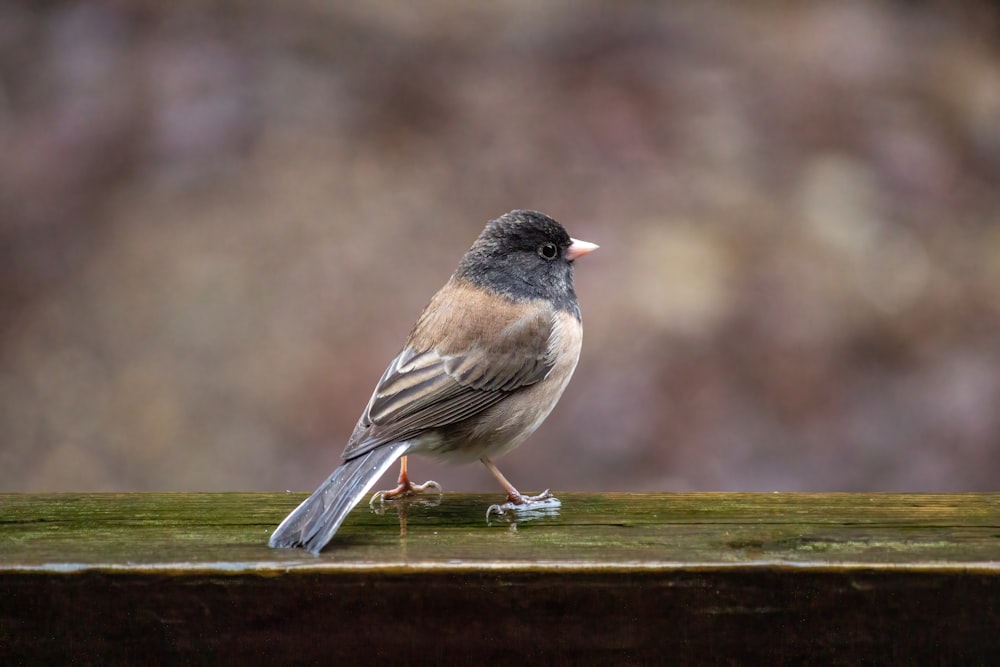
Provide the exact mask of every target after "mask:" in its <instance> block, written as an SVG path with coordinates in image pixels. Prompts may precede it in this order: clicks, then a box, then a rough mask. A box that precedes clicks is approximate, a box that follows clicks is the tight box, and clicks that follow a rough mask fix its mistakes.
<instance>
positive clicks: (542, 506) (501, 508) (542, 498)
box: [486, 489, 562, 521]
mask: <svg viewBox="0 0 1000 667" xmlns="http://www.w3.org/2000/svg"><path fill="white" fill-rule="evenodd" d="M560 506H562V503H561V502H560V501H559V499H558V498H556V497H555V496H553V495H552V494H551V493H550V492H549V490H548V489H545V490H544V491H542V492H541V493H539V494H538V495H537V496H522V495H521V494H517V495H516V496H515V495H508V496H507V502H505V503H504V504H502V505H497V504H494V505H490V506H489V507H488V508H486V520H487V521H489V520H490V517H491V516H493V515H494V514H496V515H497V516H503V515H505V514H506V513H507V512H508V511H514V512H536V511H539V510H541V511H542V513H547V512H550V511H552V510H555V509H557V508H559V507H560Z"/></svg>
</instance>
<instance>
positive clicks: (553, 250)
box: [538, 243, 559, 259]
mask: <svg viewBox="0 0 1000 667" xmlns="http://www.w3.org/2000/svg"><path fill="white" fill-rule="evenodd" d="M538 254H539V255H541V257H542V259H555V258H556V257H558V256H559V248H557V247H556V244H555V243H543V244H542V245H540V246H538Z"/></svg>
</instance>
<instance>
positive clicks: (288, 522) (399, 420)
mask: <svg viewBox="0 0 1000 667" xmlns="http://www.w3.org/2000/svg"><path fill="white" fill-rule="evenodd" d="M596 248H597V246H596V245H595V244H593V243H587V242H586V241H578V240H576V239H572V238H570V236H569V234H567V233H566V230H565V229H563V226H562V225H560V224H559V223H558V222H556V221H555V220H553V219H552V218H550V217H548V216H547V215H544V214H542V213H537V212H535V211H511V212H510V213H506V214H504V215H502V216H500V217H499V218H497V219H496V220H492V221H490V222H489V223H488V224H487V225H486V228H485V229H484V230H483V233H482V234H480V235H479V238H478V239H476V242H475V243H474V244H472V248H470V249H469V251H468V252H467V253H465V256H464V257H462V261H461V262H459V264H458V269H456V270H455V273H454V274H453V275H452V276H451V279H449V280H448V282H447V283H446V284H445V286H444V287H442V288H441V290H440V291H438V293H437V294H435V295H434V298H432V299H431V302H430V303H429V304H428V305H427V307H426V308H425V309H424V312H423V313H422V314H421V315H420V318H419V319H418V320H417V323H416V325H414V327H413V331H411V332H410V336H409V338H408V339H407V340H406V345H405V346H404V347H403V350H402V352H400V353H399V355H398V356H397V357H396V358H395V359H393V360H392V362H391V363H390V364H389V367H388V368H387V369H386V371H385V373H383V374H382V379H381V380H379V382H378V385H377V386H376V387H375V392H374V393H373V394H372V397H371V399H370V400H369V401H368V407H366V408H365V411H364V412H363V413H362V415H361V419H359V420H358V425H357V426H356V427H355V428H354V433H353V434H352V435H351V439H350V440H349V441H348V443H347V448H346V449H345V450H344V463H343V465H341V466H340V467H339V468H337V469H336V470H334V471H333V474H332V475H330V477H329V479H327V480H326V481H325V482H323V484H322V485H321V486H320V487H319V488H318V489H316V491H315V492H314V493H313V494H312V495H311V496H309V498H307V499H306V500H305V501H303V502H302V504H301V505H299V506H298V507H297V508H296V509H295V510H294V511H293V512H292V513H291V514H289V515H288V516H287V517H286V518H285V520H284V521H282V522H281V525H279V526H278V528H277V529H276V530H275V531H274V534H273V535H271V540H270V545H271V546H272V547H297V546H301V547H304V548H306V549H308V550H309V551H311V552H313V553H318V552H319V551H320V550H321V549H322V548H323V547H324V546H326V544H327V542H329V541H330V539H331V538H332V537H333V535H334V533H336V532H337V528H339V527H340V524H341V523H342V522H343V520H344V517H346V516H347V514H348V512H350V511H351V509H352V508H353V507H354V506H355V505H356V504H357V503H358V502H359V501H360V500H361V498H362V497H363V496H364V495H365V494H366V493H367V492H368V489H370V488H371V486H372V485H373V484H374V483H375V481H376V480H378V478H379V477H380V476H381V475H382V474H383V473H384V472H385V471H386V470H387V469H388V468H389V467H390V466H391V465H392V464H393V462H394V461H395V460H396V459H398V458H400V457H403V458H402V462H401V470H400V476H399V486H398V487H397V488H396V489H393V490H392V491H386V492H382V495H383V497H385V498H390V497H393V496H396V495H402V494H406V493H411V492H419V491H421V490H423V488H424V487H422V486H417V485H413V484H411V483H410V481H409V478H408V476H407V471H406V455H407V454H426V455H429V456H434V457H438V458H442V459H445V460H448V461H458V462H469V461H475V460H476V459H478V460H480V461H482V462H483V464H484V465H485V466H486V467H487V468H488V469H489V470H490V472H491V473H493V475H494V476H495V477H496V478H497V480H498V481H499V482H500V484H501V486H503V488H504V490H506V491H507V500H508V503H509V504H510V505H513V506H530V505H531V504H532V503H539V502H544V501H546V500H548V499H550V498H551V497H552V496H551V494H549V493H548V491H546V492H544V493H543V494H541V495H538V496H524V495H521V494H520V493H518V491H517V489H515V488H514V487H513V485H511V483H510V482H508V481H507V480H506V479H505V478H504V476H503V475H502V474H500V471H499V470H498V469H497V467H496V466H495V465H494V464H493V461H492V459H493V458H495V457H497V456H500V455H502V454H504V453H506V452H508V451H510V450H511V449H513V448H514V447H517V446H518V445H519V444H521V442H523V441H524V439H525V438H527V437H528V436H529V435H531V433H532V432H534V430H535V429H536V428H538V426H539V425H540V424H541V423H542V421H543V420H544V419H545V417H547V416H548V414H549V412H551V411H552V408H553V407H555V404H556V403H557V402H558V401H559V397H560V396H561V395H562V393H563V390H564V389H565V388H566V385H567V383H569V379H570V376H572V375H573V370H574V369H575V368H576V362H577V359H578V358H579V356H580V343H581V341H582V338H583V328H582V326H581V320H580V307H579V305H578V304H577V301H576V293H575V292H574V291H573V261H574V260H576V259H577V258H579V257H582V256H583V255H586V254H587V253H589V252H592V251H593V250H595V249H596ZM428 485H432V486H437V485H436V483H434V482H429V483H428V484H427V485H424V486H428Z"/></svg>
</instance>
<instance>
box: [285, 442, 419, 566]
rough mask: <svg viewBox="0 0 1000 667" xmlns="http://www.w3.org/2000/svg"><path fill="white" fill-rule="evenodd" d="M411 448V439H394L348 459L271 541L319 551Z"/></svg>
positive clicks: (313, 551) (290, 517)
mask: <svg viewBox="0 0 1000 667" xmlns="http://www.w3.org/2000/svg"><path fill="white" fill-rule="evenodd" d="M409 449H410V443H408V442H393V443H389V444H386V445H382V446H380V447H376V448H375V449H373V450H371V451H370V452H368V453H367V454H365V455H364V456H359V457H358V458H356V459H351V460H350V461H347V462H346V463H344V464H343V465H342V466H340V467H339V468H337V469H336V470H334V471H333V474H332V475H330V477H329V478H328V479H327V480H326V481H325V482H323V483H322V484H321V485H320V487H319V488H318V489H316V490H315V491H313V494H312V495H311V496H309V497H308V498H306V499H305V500H304V501H302V504H301V505H299V506H298V507H296V508H295V509H294V510H292V513H291V514H289V515H288V516H287V517H285V520H284V521H282V522H281V524H280V525H279V526H278V527H277V528H276V529H275V531H274V533H273V534H272V535H271V539H270V541H269V542H268V544H269V545H270V546H271V547H274V548H287V547H304V548H305V549H307V550H309V551H311V552H312V553H314V554H318V553H319V552H320V551H321V550H322V549H323V547H325V546H326V543H327V542H329V541H330V539H331V538H333V535H334V533H336V532H337V529H338V528H340V524H341V523H343V522H344V518H346V517H347V515H348V513H349V512H350V511H351V510H352V509H354V506H355V505H357V504H358V502H360V501H361V499H362V498H363V497H364V496H365V494H366V493H368V490H369V489H370V488H371V487H372V485H374V484H375V482H376V481H377V480H378V478H379V477H381V476H382V474H383V473H384V472H385V471H386V470H388V469H389V467H390V466H391V465H392V464H393V463H395V462H396V459H398V458H399V457H400V456H402V455H403V454H406V452H407V451H408V450H409Z"/></svg>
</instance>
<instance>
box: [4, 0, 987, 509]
mask: <svg viewBox="0 0 1000 667" xmlns="http://www.w3.org/2000/svg"><path fill="white" fill-rule="evenodd" d="M998 44H1000V15H998V10H997V7H996V4H995V3H988V2H983V3H974V2H962V3H944V2H942V3H933V2H932V3H908V2H881V3H870V2H812V3H794V2H755V3H742V2H735V1H733V2H715V3H699V2H693V1H692V2H687V3H684V2H681V3H662V4H661V3H642V2H637V3H629V2H545V3H539V2H529V1H527V0H524V1H520V2H518V1H513V2H504V3H460V2H448V1H445V0H439V1H436V2H422V3H414V4H407V3H402V2H399V3H336V2H317V1H304V0H291V1H288V2H281V3H275V2H264V1H263V0H260V1H255V0H242V1H240V2H224V1H218V2H201V3H189V2H180V3H165V2H152V1H143V0H131V1H129V2H124V1H122V2H111V1H104V2H66V3H63V2H32V1H27V0H25V1H17V0H14V1H11V0H8V1H7V2H3V3H0V145H2V150H0V490H6V491H60V490H75V491H98V490H284V489H294V490H299V491H308V490H311V489H312V488H314V486H315V485H316V484H317V483H318V482H320V481H321V480H322V479H323V478H324V477H325V476H326V474H327V473H328V472H329V471H330V470H332V468H333V467H334V466H335V465H336V464H337V462H338V460H339V454H340V451H341V449H342V447H343V445H344V442H345V440H346V438H347V436H348V435H349V433H350V431H351V429H352V427H353V425H354V422H355V420H356V418H357V416H358V414H359V412H360V410H361V409H362V407H363V406H364V404H365V403H366V401H367V399H368V396H369V393H370V391H371V389H372V386H373V384H374V382H375V381H376V380H377V378H378V377H379V375H380V374H381V372H382V370H383V368H384V366H385V364H386V363H387V362H388V360H389V359H390V358H391V357H392V356H393V355H394V354H395V353H396V352H397V351H398V348H399V346H400V345H401V343H402V341H403V339H404V338H405V336H406V334H407V332H408V330H409V327H410V325H411V324H412V322H413V321H414V319H415V318H416V316H417V314H418V313H419V312H420V310H421V309H422V308H423V306H424V305H425V303H426V302H427V300H428V299H429V298H430V296H431V294H433V292H434V291H435V290H436V289H437V288H438V287H439V286H440V285H441V284H442V283H443V282H444V281H445V279H446V278H447V277H448V276H449V275H450V273H451V271H452V270H453V268H454V266H455V264H456V262H457V260H458V258H459V257H460V256H461V254H462V253H463V252H464V251H465V250H466V249H467V248H468V246H469V245H470V243H471V242H472V240H473V239H474V238H475V236H476V235H477V234H478V233H479V231H480V229H481V227H482V225H483V224H484V223H485V222H486V221H487V220H488V219H490V218H492V217H495V216H496V215H498V214H500V213H503V212H504V211H507V210H510V209H512V208H534V209H538V210H541V211H544V212H546V213H548V214H550V215H552V216H554V217H556V218H557V219H559V220H561V221H562V222H564V224H565V225H566V226H567V228H568V229H569V231H570V233H571V234H573V235H574V236H577V237H579V238H583V239H586V240H590V241H594V242H597V243H599V244H601V250H600V251H599V252H598V253H595V254H593V255H591V256H589V257H587V258H586V259H585V260H581V261H580V262H579V263H578V266H577V292H578V294H579V297H580V301H581V304H582V308H583V312H584V321H585V324H586V336H585V344H584V351H583V356H582V358H581V361H580V365H579V367H578V370H577V375H576V377H575V379H574V381H573V383H571V385H570V387H569V389H568V391H567V392H566V395H565V396H564V397H563V400H562V402H561V404H560V405H559V407H558V408H557V409H556V411H555V412H554V413H553V415H552V416H551V417H550V419H549V421H548V422H547V423H546V424H545V426H544V427H543V428H542V429H540V431H539V432H538V433H537V434H536V435H535V436H534V437H533V438H532V439H531V440H529V441H528V443H527V444H526V445H525V446H524V447H522V448H521V449H519V450H517V451H516V452H514V453H512V454H511V455H509V456H508V457H507V458H506V459H504V460H503V461H502V463H501V467H502V468H503V469H504V471H505V472H506V473H507V474H508V476H509V477H510V478H511V479H512V480H513V481H514V482H515V483H516V484H517V485H518V486H519V487H521V488H523V489H524V490H525V491H529V490H530V491H536V490H541V489H542V488H545V487H552V488H553V489H554V490H557V491H558V490H633V491H651V490H674V491H685V490H759V491H770V490H784V491H796V490H817V491H832V490H845V491H858V490H907V491H938V490H949V491H962V490H969V491H972V490H994V491H995V490H997V474H998V471H1000V46H998ZM413 469H414V477H415V478H418V479H421V478H425V477H434V478H436V479H437V480H438V481H440V482H441V483H442V484H443V485H444V487H445V489H451V490H483V491H493V490H495V489H496V485H495V483H494V482H493V481H492V479H491V478H490V477H489V475H488V473H486V471H485V470H482V467H481V466H475V465H473V466H466V467H449V466H442V465H441V464H437V463H433V462H428V461H426V460H415V461H414V462H413ZM391 481H392V480H386V483H388V482H391Z"/></svg>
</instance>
